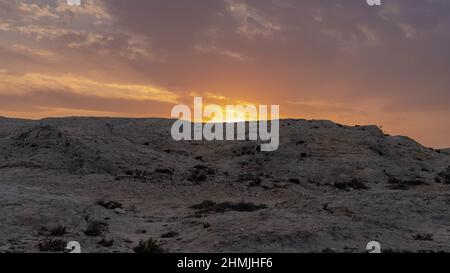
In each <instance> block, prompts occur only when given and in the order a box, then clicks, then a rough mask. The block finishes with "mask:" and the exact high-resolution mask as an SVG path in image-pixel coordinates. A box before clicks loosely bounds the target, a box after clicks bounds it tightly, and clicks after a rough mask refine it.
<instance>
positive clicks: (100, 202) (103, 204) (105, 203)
mask: <svg viewBox="0 0 450 273" xmlns="http://www.w3.org/2000/svg"><path fill="white" fill-rule="evenodd" d="M97 205H99V206H101V207H104V208H105V209H123V205H122V204H121V203H119V202H116V201H105V200H98V201H97Z"/></svg>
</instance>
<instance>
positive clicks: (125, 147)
mask: <svg viewBox="0 0 450 273" xmlns="http://www.w3.org/2000/svg"><path fill="white" fill-rule="evenodd" d="M172 123H173V120H164V119H127V118H121V119H120V118H58V119H57V118H55V119H43V120H38V121H32V120H20V119H8V118H0V252H61V251H63V249H64V247H65V244H66V243H67V242H69V241H78V242H79V243H80V244H81V248H82V251H83V252H94V253H97V252H142V251H148V252H152V251H165V252H365V251H366V249H365V248H366V244H367V242H369V241H373V240H376V241H378V242H380V244H381V246H382V250H383V251H384V252H442V251H444V252H450V213H449V212H448V207H449V205H450V150H448V149H447V150H445V149H443V150H436V149H431V148H427V147H424V146H422V145H420V144H419V143H417V142H415V141H414V140H412V139H410V138H408V137H403V136H389V135H387V134H385V133H384V132H383V131H382V130H380V129H379V128H378V127H376V126H345V125H340V124H336V123H333V122H331V121H309V120H282V121H281V123H280V147H279V149H278V150H277V151H275V152H260V151H259V144H260V143H259V142H258V141H212V142H206V141H181V142H176V141H174V140H172V138H171V137H170V128H171V125H172ZM140 242H141V244H140V247H139V243H140Z"/></svg>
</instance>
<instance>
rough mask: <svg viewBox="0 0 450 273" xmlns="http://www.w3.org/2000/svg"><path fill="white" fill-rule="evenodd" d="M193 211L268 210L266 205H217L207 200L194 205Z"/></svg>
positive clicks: (240, 203) (226, 203)
mask: <svg viewBox="0 0 450 273" xmlns="http://www.w3.org/2000/svg"><path fill="white" fill-rule="evenodd" d="M190 208H191V209H195V210H197V213H200V214H201V213H224V212H226V211H239V212H252V211H257V210H261V209H265V208H267V206H266V205H264V204H259V205H255V204H253V203H247V202H239V203H232V202H223V203H216V202H214V201H210V200H206V201H203V202H201V203H200V204H197V205H193V206H191V207H190Z"/></svg>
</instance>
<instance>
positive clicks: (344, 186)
mask: <svg viewBox="0 0 450 273" xmlns="http://www.w3.org/2000/svg"><path fill="white" fill-rule="evenodd" d="M334 187H335V188H337V189H340V190H345V191H348V190H350V189H353V190H367V189H369V188H368V187H367V186H366V184H365V183H364V182H363V181H360V180H358V179H356V178H354V179H352V180H351V181H345V182H334Z"/></svg>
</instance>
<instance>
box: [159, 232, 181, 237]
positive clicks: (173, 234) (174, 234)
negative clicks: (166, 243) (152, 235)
mask: <svg viewBox="0 0 450 273" xmlns="http://www.w3.org/2000/svg"><path fill="white" fill-rule="evenodd" d="M178 235H179V234H178V232H176V231H169V232H166V233H164V234H162V235H161V238H173V237H177V236H178Z"/></svg>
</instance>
